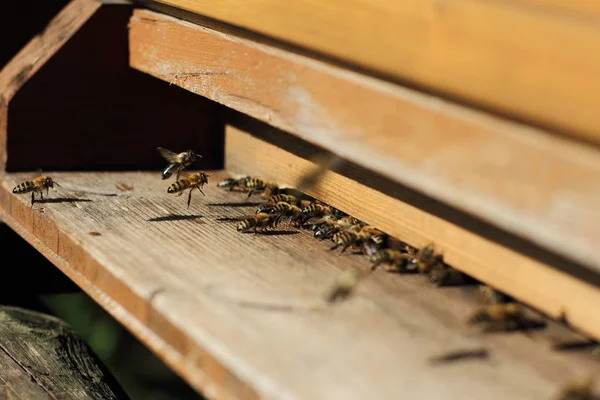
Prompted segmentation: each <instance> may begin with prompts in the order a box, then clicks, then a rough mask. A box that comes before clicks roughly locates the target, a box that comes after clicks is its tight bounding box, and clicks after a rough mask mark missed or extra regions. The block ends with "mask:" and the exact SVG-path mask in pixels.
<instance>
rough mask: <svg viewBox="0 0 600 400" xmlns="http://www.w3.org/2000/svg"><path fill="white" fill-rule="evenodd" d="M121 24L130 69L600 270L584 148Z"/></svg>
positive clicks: (290, 58) (372, 87)
mask: <svg viewBox="0 0 600 400" xmlns="http://www.w3.org/2000/svg"><path fill="white" fill-rule="evenodd" d="M130 28H131V29H130V46H131V54H130V57H131V65H132V66H133V67H135V68H137V69H139V70H141V71H144V72H147V73H149V74H151V75H153V76H156V77H159V78H161V79H163V80H166V81H169V82H171V83H173V84H176V85H179V86H181V87H183V88H185V89H187V90H189V91H192V92H194V93H197V94H200V95H202V96H206V97H208V98H210V99H212V100H214V101H217V102H219V103H221V104H224V105H226V106H227V107H230V108H233V109H235V110H238V111H241V112H243V113H246V114H248V115H250V116H252V117H254V118H257V119H259V120H262V121H264V122H267V123H268V124H270V125H273V126H275V127H278V128H281V129H283V130H285V131H288V132H291V133H294V134H296V135H298V136H299V137H301V138H303V139H305V140H307V141H309V142H311V143H314V144H317V145H319V146H322V147H324V148H326V149H328V150H330V151H332V152H334V153H336V154H339V155H341V156H343V157H345V158H346V159H349V160H352V161H353V162H356V163H358V164H360V165H362V166H364V167H367V168H369V169H372V170H374V171H377V172H379V173H381V174H382V175H384V176H387V177H390V178H392V179H394V180H396V181H397V182H400V183H403V184H405V185H407V186H409V187H412V188H413V189H416V190H418V191H420V192H422V193H425V194H427V195H429V196H431V197H433V198H435V199H438V200H441V201H443V202H445V203H448V204H450V205H453V206H455V207H457V208H459V209H462V210H464V211H466V212H469V213H472V214H474V215H476V216H477V217H479V218H482V219H483V220H485V221H488V222H491V223H493V224H495V225H497V226H499V227H501V228H503V229H506V230H507V231H510V232H513V233H516V234H518V235H520V236H523V237H525V238H527V239H528V240H531V241H533V242H535V243H537V244H539V245H541V246H544V247H546V248H549V249H552V251H556V252H559V253H560V254H564V255H566V256H568V257H570V258H572V259H574V260H576V261H578V262H580V263H582V264H586V265H589V266H591V267H594V268H596V269H598V268H600V243H599V241H600V214H598V213H597V212H595V210H596V208H597V207H596V205H597V204H598V202H599V201H600V192H599V191H598V190H597V186H596V185H594V184H590V182H600V156H599V154H598V152H596V151H595V150H592V149H589V148H586V147H583V146H579V145H577V144H574V143H571V142H568V141H566V140H563V139H562V138H559V137H556V136H553V135H550V134H548V133H547V132H542V131H537V130H533V129H529V128H527V127H524V126H521V125H517V124H514V123H510V122H507V121H503V120H500V119H496V118H491V117H489V116H487V115H484V114H481V113H477V112H473V111H471V110H468V109H465V108H461V107H457V106H455V105H452V104H450V103H446V102H443V101H440V100H439V99H435V98H430V97H428V96H424V95H422V94H419V93H417V92H414V91H411V90H407V89H405V88H402V87H399V86H396V85H392V84H388V83H385V82H382V81H379V80H375V79H371V78H368V77H365V76H362V75H359V74H356V73H352V72H349V71H346V70H342V69H340V68H336V67H333V66H331V65H327V64H324V63H321V62H317V61H315V60H312V59H308V58H306V57H301V56H298V55H295V54H292V53H289V52H286V51H283V50H278V49H276V48H273V47H269V46H265V45H261V44H258V43H255V42H252V41H249V40H245V39H243V38H241V37H239V36H235V35H233V34H228V33H222V32H219V31H216V30H213V29H208V28H204V27H200V26H196V25H192V24H190V23H186V22H181V21H179V20H176V19H174V18H171V17H168V16H164V15H160V14H157V13H154V12H149V11H143V10H138V11H136V13H135V14H134V17H133V18H132V19H131V23H130ZM565 237H568V238H569V240H568V241H565Z"/></svg>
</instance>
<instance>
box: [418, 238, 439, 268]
mask: <svg viewBox="0 0 600 400" xmlns="http://www.w3.org/2000/svg"><path fill="white" fill-rule="evenodd" d="M415 258H416V259H417V265H418V266H419V271H421V273H424V274H428V273H429V271H431V269H432V268H433V267H434V266H435V265H436V264H440V263H442V262H443V256H442V254H439V253H437V252H436V250H435V248H434V247H433V245H431V244H429V245H427V246H425V247H423V248H421V249H420V250H419V251H418V252H417V254H416V256H415Z"/></svg>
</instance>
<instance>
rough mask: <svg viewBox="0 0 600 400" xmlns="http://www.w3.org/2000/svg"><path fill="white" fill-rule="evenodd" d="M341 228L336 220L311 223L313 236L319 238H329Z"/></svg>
mask: <svg viewBox="0 0 600 400" xmlns="http://www.w3.org/2000/svg"><path fill="white" fill-rule="evenodd" d="M341 230H342V225H341V224H339V223H338V221H336V220H329V221H325V222H323V223H322V224H318V225H313V236H314V237H315V238H316V239H319V240H325V239H331V238H333V235H335V234H336V233H338V232H340V231H341Z"/></svg>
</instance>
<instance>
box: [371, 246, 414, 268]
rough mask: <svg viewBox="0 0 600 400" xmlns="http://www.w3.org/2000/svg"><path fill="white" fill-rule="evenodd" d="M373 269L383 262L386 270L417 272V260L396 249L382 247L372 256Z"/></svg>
mask: <svg viewBox="0 0 600 400" xmlns="http://www.w3.org/2000/svg"><path fill="white" fill-rule="evenodd" d="M371 262H372V263H373V264H372V265H371V270H375V269H377V267H378V266H380V265H381V264H387V265H386V268H385V269H386V271H390V272H400V273H402V272H415V271H416V270H417V265H416V261H415V259H414V258H413V257H411V256H410V255H408V254H406V253H403V252H401V251H400V250H394V249H382V250H379V251H378V252H376V253H375V254H373V255H372V256H371Z"/></svg>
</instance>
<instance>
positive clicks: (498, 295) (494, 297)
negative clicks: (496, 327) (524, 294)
mask: <svg viewBox="0 0 600 400" xmlns="http://www.w3.org/2000/svg"><path fill="white" fill-rule="evenodd" d="M479 291H480V292H481V293H482V294H483V295H484V297H485V298H487V299H488V300H490V301H491V302H492V303H509V302H511V301H514V299H513V298H512V297H510V296H509V295H507V294H504V293H502V292H499V291H498V290H496V289H494V288H492V287H490V286H487V285H481V286H479Z"/></svg>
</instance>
